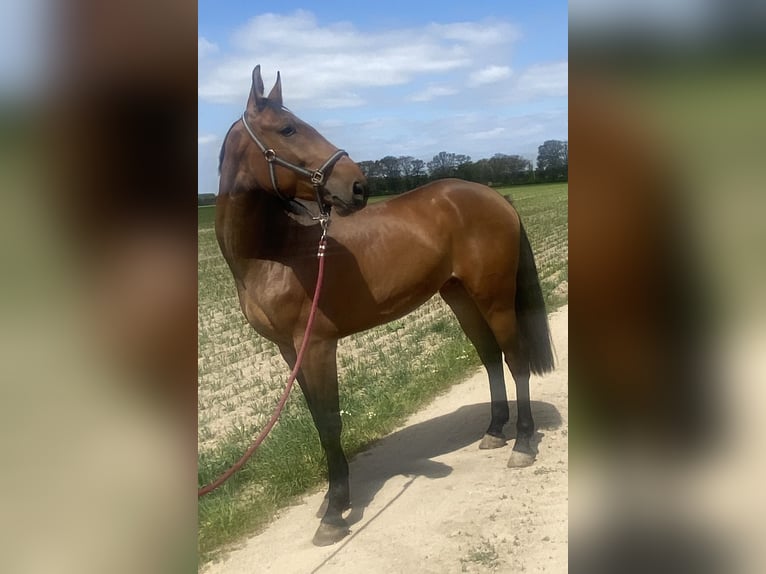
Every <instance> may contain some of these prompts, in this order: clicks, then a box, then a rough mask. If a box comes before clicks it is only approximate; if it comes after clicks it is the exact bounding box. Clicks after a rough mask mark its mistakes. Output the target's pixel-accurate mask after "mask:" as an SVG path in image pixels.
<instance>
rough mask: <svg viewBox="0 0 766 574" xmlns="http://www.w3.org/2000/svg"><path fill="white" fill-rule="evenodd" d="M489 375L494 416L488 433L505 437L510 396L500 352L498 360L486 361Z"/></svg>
mask: <svg viewBox="0 0 766 574" xmlns="http://www.w3.org/2000/svg"><path fill="white" fill-rule="evenodd" d="M485 365H486V367H487V375H488V376H489V392H490V397H491V399H492V418H491V420H490V423H489V428H488V429H487V434H488V435H491V436H494V437H498V438H504V437H503V427H504V426H505V424H506V423H507V422H508V418H509V412H508V396H507V395H506V393H505V379H504V377H503V363H502V361H501V359H500V353H498V354H497V358H496V360H493V361H492V362H487V363H485Z"/></svg>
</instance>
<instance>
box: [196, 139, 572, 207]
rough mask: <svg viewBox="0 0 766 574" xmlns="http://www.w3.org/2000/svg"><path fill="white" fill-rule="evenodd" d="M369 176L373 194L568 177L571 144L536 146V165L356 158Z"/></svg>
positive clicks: (498, 157)
mask: <svg viewBox="0 0 766 574" xmlns="http://www.w3.org/2000/svg"><path fill="white" fill-rule="evenodd" d="M357 165H359V168H360V169H361V170H362V172H363V173H364V175H365V176H366V177H367V182H368V183H369V186H370V195H395V194H398V193H402V192H405V191H407V190H410V189H414V188H416V187H418V186H419V185H423V184H424V183H426V182H428V181H432V180H435V179H442V178H444V177H457V178H460V179H467V180H469V181H475V182H478V183H483V184H484V185H489V186H495V187H499V186H506V185H519V184H523V183H538V182H553V181H567V179H568V175H569V145H568V142H566V141H560V140H547V141H546V142H544V143H543V144H542V145H541V146H539V147H538V148H537V165H536V166H533V165H532V162H531V161H529V160H528V159H526V158H524V157H522V156H520V155H506V154H503V153H496V154H495V155H493V156H492V157H490V158H485V159H480V160H478V161H472V160H471V157H470V156H467V155H463V154H456V153H448V152H446V151H441V152H439V153H437V154H436V155H435V156H434V157H433V159H432V160H431V161H428V162H426V161H423V160H422V159H417V158H414V157H412V156H409V155H403V156H399V157H395V156H392V155H387V156H385V157H382V158H380V159H377V160H374V161H360V162H357ZM198 202H199V205H212V204H214V203H215V195H214V194H212V193H205V194H200V195H199V196H198Z"/></svg>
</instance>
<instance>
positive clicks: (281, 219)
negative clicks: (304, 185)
mask: <svg viewBox="0 0 766 574" xmlns="http://www.w3.org/2000/svg"><path fill="white" fill-rule="evenodd" d="M225 217H226V220H227V221H226V226H227V235H228V237H227V240H226V244H227V250H229V251H230V255H231V256H232V258H233V259H234V260H239V261H240V262H244V261H247V262H248V265H253V264H257V263H258V262H279V263H282V264H290V261H291V260H292V259H294V258H296V257H301V256H302V255H303V253H304V252H313V251H315V250H316V242H317V240H318V237H319V231H318V226H311V227H306V226H304V225H301V224H300V223H298V222H296V221H294V220H293V219H292V218H290V217H289V216H288V215H287V214H286V213H285V211H284V209H283V207H282V205H281V203H280V202H279V200H277V199H276V198H274V197H273V196H272V195H270V194H267V193H264V192H260V191H250V192H248V193H245V194H241V195H237V196H233V197H230V198H229V201H228V205H227V208H226V216H225Z"/></svg>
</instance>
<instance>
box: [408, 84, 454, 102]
mask: <svg viewBox="0 0 766 574" xmlns="http://www.w3.org/2000/svg"><path fill="white" fill-rule="evenodd" d="M456 93H457V90H456V89H455V88H450V87H448V86H433V85H432V86H428V87H427V88H426V89H425V90H421V91H419V92H416V93H415V94H413V95H412V96H410V100H411V101H413V102H428V101H430V100H433V99H434V98H438V97H442V96H451V95H453V94H456Z"/></svg>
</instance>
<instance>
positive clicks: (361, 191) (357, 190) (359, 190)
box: [353, 181, 367, 198]
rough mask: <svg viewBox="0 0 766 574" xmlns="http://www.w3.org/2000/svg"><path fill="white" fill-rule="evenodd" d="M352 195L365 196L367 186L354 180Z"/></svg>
mask: <svg viewBox="0 0 766 574" xmlns="http://www.w3.org/2000/svg"><path fill="white" fill-rule="evenodd" d="M353 189H354V195H361V196H362V197H363V198H367V186H366V185H363V184H362V183H359V182H358V181H355V182H354V188H353Z"/></svg>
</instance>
